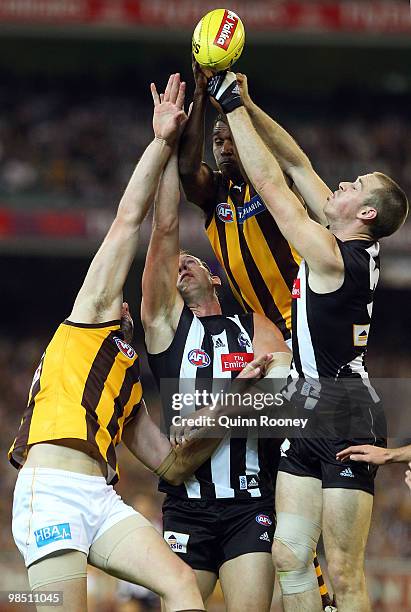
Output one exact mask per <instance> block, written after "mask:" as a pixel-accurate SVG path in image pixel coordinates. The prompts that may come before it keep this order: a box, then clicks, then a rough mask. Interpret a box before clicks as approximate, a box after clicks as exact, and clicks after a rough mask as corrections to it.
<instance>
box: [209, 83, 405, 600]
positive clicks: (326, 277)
mask: <svg viewBox="0 0 411 612" xmlns="http://www.w3.org/2000/svg"><path fill="white" fill-rule="evenodd" d="M209 91H210V95H212V96H213V98H214V99H215V100H216V101H217V103H219V105H220V107H221V109H222V111H223V112H224V113H225V114H226V116H227V120H228V123H229V126H230V130H231V132H232V134H233V138H234V141H235V145H236V148H237V151H238V155H239V158H240V161H241V164H242V166H243V167H244V170H245V172H246V174H247V176H248V177H249V178H250V180H251V182H252V183H253V185H254V188H255V189H256V191H257V192H258V193H259V194H261V197H262V198H263V199H264V202H265V203H266V205H267V207H268V209H269V210H270V212H271V214H272V215H273V217H274V219H275V221H276V223H277V225H278V227H279V229H280V230H281V232H282V234H283V235H284V237H285V238H286V239H287V240H289V241H290V242H291V243H292V244H293V245H294V247H295V248H296V250H297V251H298V252H299V253H300V254H301V256H302V257H303V261H302V262H301V265H300V268H299V272H298V276H297V278H296V279H295V282H294V286H293V298H294V299H293V313H292V329H293V338H292V340H293V368H292V374H293V377H294V382H293V383H292V384H290V385H289V387H288V389H287V392H288V394H289V397H291V399H292V402H293V403H297V404H299V405H301V404H302V405H303V407H304V408H311V409H312V408H314V412H313V413H315V412H316V411H317V408H320V407H322V408H324V404H325V408H328V410H331V413H333V411H334V409H335V413H336V414H337V413H338V417H339V419H340V420H339V425H341V424H342V425H343V429H344V425H346V424H345V423H344V420H342V421H341V418H343V417H344V410H346V412H347V418H350V417H352V416H354V417H358V415H360V416H359V418H360V419H361V417H363V423H362V426H363V427H362V430H361V434H362V435H361V438H363V443H367V442H368V443H370V444H373V445H380V446H383V445H385V440H384V439H377V436H378V432H377V430H376V423H375V422H374V417H375V416H377V411H378V404H377V403H374V398H373V389H372V387H371V386H370V385H369V383H368V380H367V372H366V369H365V364H364V355H365V352H366V347H367V340H368V336H369V331H370V323H371V315H372V305H373V297H374V290H375V287H376V285H377V281H378V276H379V260H378V253H379V244H378V240H379V239H380V238H382V237H384V236H389V235H390V234H392V233H393V232H395V231H396V230H397V229H398V228H399V227H400V226H401V225H402V224H403V223H404V220H405V219H406V216H407V213H408V202H407V198H406V196H405V194H404V192H403V191H402V190H401V189H400V188H399V186H398V185H397V184H396V183H395V182H394V181H393V180H392V179H390V178H389V177H387V176H386V175H384V174H382V173H380V172H373V173H370V174H366V175H364V176H360V177H358V178H357V179H356V180H355V181H353V182H342V183H340V185H339V189H338V190H337V191H336V192H335V193H333V194H332V195H330V196H329V197H328V199H327V202H326V204H325V207H324V214H325V216H326V217H327V220H328V222H329V229H326V228H325V227H323V226H321V225H320V224H318V223H316V222H315V221H313V220H311V219H310V218H309V216H308V214H307V212H306V210H305V209H304V208H303V207H302V206H301V204H300V202H299V201H298V199H297V198H296V197H295V195H294V194H293V192H292V191H291V190H290V189H289V188H288V186H287V184H286V182H285V181H284V176H283V173H282V171H281V168H280V166H279V164H278V162H277V161H276V159H275V158H274V157H273V155H271V153H270V151H269V150H268V149H267V147H266V146H265V144H264V142H263V140H262V139H261V138H260V136H259V135H258V133H257V132H256V130H255V129H254V128H253V125H252V122H251V120H250V117H249V115H248V112H247V110H246V109H245V108H244V106H243V102H242V99H241V96H240V94H239V88H238V84H237V81H236V76H235V74H233V73H232V72H228V73H227V74H222V75H217V76H216V77H215V78H213V79H210V83H209ZM350 379H351V380H352V379H355V380H357V381H358V387H360V386H361V387H362V389H363V391H364V392H363V397H362V398H361V401H360V402H359V403H357V404H356V399H357V398H353V399H351V398H350V396H347V395H346V396H344V399H345V400H346V402H340V405H337V403H336V404H335V405H334V404H333V398H332V397H331V398H330V397H326V398H325V401H323V400H322V385H323V384H324V381H325V380H326V381H335V382H338V383H339V384H338V387H339V388H341V387H342V388H344V384H345V382H346V381H349V380H350ZM365 397H366V399H364V398H365ZM337 399H341V396H340V398H337ZM329 400H330V403H329ZM341 404H342V405H341ZM364 405H365V407H366V408H367V410H366V411H364ZM361 411H363V412H362V413H361ZM357 413H358V414H357ZM316 424H319V426H321V421H318V419H317V421H316ZM365 426H367V427H368V435H367V436H365V435H364V427H365ZM380 429H381V428H380ZM345 430H346V432H347V431H348V432H350V430H349V428H345ZM313 433H314V434H315V431H314V432H313ZM350 433H351V435H352V438H351V440H350V438H349V437H347V438H345V439H341V438H339V437H338V436H336V435H335V432H334V436H328V437H324V438H318V437H317V438H315V437H313V438H310V439H307V438H304V439H302V438H298V439H293V440H292V441H291V446H290V448H289V450H288V451H287V456H286V457H283V458H282V459H281V463H280V468H279V469H280V471H279V474H278V479H277V487H276V510H277V528H276V532H275V539H274V545H273V555H274V560H275V564H276V566H277V569H278V575H279V580H280V584H281V589H282V594H283V604H284V608H285V610H286V611H288V610H290V611H291V610H296V609H299V610H309V611H310V612H315V611H319V610H321V602H320V598H319V596H318V591H317V589H316V588H315V585H316V581H315V574H314V572H313V570H312V565H311V559H312V554H313V551H314V550H315V547H316V544H317V541H318V538H319V536H320V532H321V529H322V532H323V539H324V545H325V550H326V557H327V561H328V569H329V574H330V578H331V581H332V584H333V586H334V590H335V593H336V596H337V605H338V609H339V611H340V612H352V611H353V610H356V612H368V611H369V610H370V603H369V598H368V594H367V589H366V585H365V577H364V550H365V545H366V542H367V537H368V531H369V525H370V520H371V510H372V502H373V479H374V477H375V470H372V469H370V468H369V466H368V465H365V464H360V463H358V462H354V461H353V462H351V461H349V462H347V464H346V467H345V469H341V467H342V466H341V464H340V463H339V462H338V461H337V459H336V452H338V451H340V450H343V449H344V448H345V447H346V446H349V445H351V444H355V443H356V442H358V441H357V440H356V439H355V431H352V430H351V432H350Z"/></svg>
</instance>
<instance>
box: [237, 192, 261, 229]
mask: <svg viewBox="0 0 411 612" xmlns="http://www.w3.org/2000/svg"><path fill="white" fill-rule="evenodd" d="M263 210H267V208H266V205H265V204H264V202H263V201H262V199H261V198H260V196H259V195H255V196H254V197H253V198H251V200H250V201H249V202H244V204H243V206H239V207H238V208H237V215H238V222H239V223H244V221H247V219H250V217H255V215H258V214H259V213H261V212H263Z"/></svg>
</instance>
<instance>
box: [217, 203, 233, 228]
mask: <svg viewBox="0 0 411 612" xmlns="http://www.w3.org/2000/svg"><path fill="white" fill-rule="evenodd" d="M216 213H217V217H218V218H219V219H220V221H222V222H223V223H231V222H232V221H234V215H233V211H232V210H231V206H230V204H229V203H228V202H221V203H220V204H217V206H216Z"/></svg>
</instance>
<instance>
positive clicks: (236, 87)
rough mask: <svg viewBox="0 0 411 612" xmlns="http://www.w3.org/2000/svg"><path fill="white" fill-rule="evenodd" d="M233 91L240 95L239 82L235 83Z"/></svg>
mask: <svg viewBox="0 0 411 612" xmlns="http://www.w3.org/2000/svg"><path fill="white" fill-rule="evenodd" d="M231 93H233V94H238V95H240V88H239V87H238V83H237V85H235V86H234V87H233V89H232V92H231Z"/></svg>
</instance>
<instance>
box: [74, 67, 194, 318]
mask: <svg viewBox="0 0 411 612" xmlns="http://www.w3.org/2000/svg"><path fill="white" fill-rule="evenodd" d="M166 94H167V98H165V99H164V101H163V102H162V103H161V104H158V105H157V106H156V108H155V112H154V117H153V128H154V134H155V138H154V140H153V141H152V142H151V143H150V144H149V146H148V147H147V149H146V150H145V151H144V153H143V155H142V157H141V159H140V160H139V162H138V164H137V166H136V169H135V170H134V172H133V175H132V177H131V179H130V181H129V184H128V185H127V188H126V190H125V192H124V195H123V197H122V198H121V201H120V204H119V207H118V210H117V214H116V218H115V219H114V221H113V224H112V225H111V227H110V229H109V231H108V233H107V235H106V237H105V239H104V241H103V244H102V245H101V247H100V249H99V250H98V252H97V254H96V255H95V257H94V259H93V261H92V263H91V265H90V268H89V270H88V272H87V275H86V278H85V280H84V283H83V286H82V287H81V289H80V292H79V294H78V295H77V298H76V301H75V304H74V307H73V310H72V312H71V315H70V320H72V321H74V322H78V323H100V322H104V321H108V320H112V319H118V318H120V312H121V304H122V289H123V285H124V282H125V279H126V277H127V274H128V272H129V269H130V266H131V263H132V261H133V259H134V256H135V253H136V250H137V243H138V236H139V230H140V226H141V223H142V222H143V220H144V218H145V216H146V214H147V211H148V209H149V207H150V205H151V203H152V201H153V198H154V194H155V190H156V189H157V185H158V182H159V179H160V175H161V172H162V170H163V168H164V166H165V164H166V162H167V160H168V158H169V156H170V154H171V151H172V147H173V145H174V142H175V140H176V138H177V134H178V129H179V125H180V123H181V121H182V120H183V117H184V112H183V111H182V108H181V104H179V103H178V100H179V98H178V96H180V98H181V97H182V98H183V99H184V84H183V83H180V78H179V75H171V77H170V79H169V81H168V85H167V89H166Z"/></svg>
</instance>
